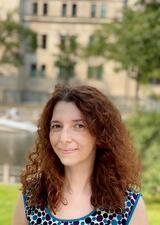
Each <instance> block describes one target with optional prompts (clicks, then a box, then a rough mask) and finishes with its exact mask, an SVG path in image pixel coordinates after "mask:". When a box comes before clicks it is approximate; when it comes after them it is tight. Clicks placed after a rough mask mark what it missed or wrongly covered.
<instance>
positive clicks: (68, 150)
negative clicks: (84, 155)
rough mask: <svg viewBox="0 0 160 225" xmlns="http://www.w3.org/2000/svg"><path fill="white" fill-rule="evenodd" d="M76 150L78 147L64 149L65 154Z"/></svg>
mask: <svg viewBox="0 0 160 225" xmlns="http://www.w3.org/2000/svg"><path fill="white" fill-rule="evenodd" d="M75 151H76V149H63V150H62V152H63V153H65V154H69V153H73V152H75Z"/></svg>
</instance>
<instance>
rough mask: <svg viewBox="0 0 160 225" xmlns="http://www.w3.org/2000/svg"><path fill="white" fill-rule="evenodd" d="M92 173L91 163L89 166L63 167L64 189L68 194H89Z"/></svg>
mask: <svg viewBox="0 0 160 225" xmlns="http://www.w3.org/2000/svg"><path fill="white" fill-rule="evenodd" d="M92 171H93V163H92V164H91V165H89V164H85V165H83V166H82V165H76V166H68V167H67V166H66V167H65V177H66V187H65V189H66V190H67V191H68V192H70V193H90V192H91V184H90V178H91V175H92Z"/></svg>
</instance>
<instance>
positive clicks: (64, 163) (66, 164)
mask: <svg viewBox="0 0 160 225" xmlns="http://www.w3.org/2000/svg"><path fill="white" fill-rule="evenodd" d="M61 163H62V164H63V165H64V166H75V165H77V164H78V162H76V161H74V160H61Z"/></svg>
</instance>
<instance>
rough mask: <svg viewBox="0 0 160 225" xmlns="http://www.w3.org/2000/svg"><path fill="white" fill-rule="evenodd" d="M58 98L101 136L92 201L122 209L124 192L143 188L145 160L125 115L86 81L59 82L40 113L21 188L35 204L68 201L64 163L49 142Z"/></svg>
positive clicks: (42, 204)
mask: <svg viewBox="0 0 160 225" xmlns="http://www.w3.org/2000/svg"><path fill="white" fill-rule="evenodd" d="M59 101H66V102H73V103H75V105H76V106H77V107H78V109H79V110H80V111H81V112H82V113H83V115H84V117H85V120H86V122H87V125H88V129H89V131H90V133H91V134H92V135H94V136H95V137H96V140H97V141H96V147H97V148H96V158H95V163H94V169H93V173H92V176H91V190H92V195H91V204H92V205H93V206H94V207H96V208H97V207H102V208H109V209H115V208H122V207H123V206H124V198H125V190H127V189H129V188H133V189H135V188H137V187H138V188H140V164H139V159H138V157H137V154H136V151H135V150H134V147H133V144H132V141H131V139H130V137H129V134H128V131H127V129H126V127H125V125H124V123H123V122H122V119H121V115H120V113H119V111H118V110H117V108H116V107H115V106H114V105H113V104H112V102H111V101H110V100H109V99H108V98H107V97H106V96H105V95H104V94H102V93H101V92H100V91H99V90H97V89H96V88H94V87H91V86H87V85H80V86H72V87H69V86H66V85H57V86H56V87H55V90H54V92H53V94H52V96H51V98H50V99H49V100H48V102H47V103H46V106H45V107H44V109H43V112H42V114H41V117H40V120H39V123H38V130H37V138H36V142H35V149H34V151H32V152H31V153H30V154H29V160H28V163H27V165H26V168H25V170H24V171H23V172H22V175H21V182H22V191H23V193H26V192H28V199H29V204H30V205H40V206H43V207H44V206H46V205H48V206H49V207H50V208H51V209H52V210H53V212H56V210H57V208H58V206H59V203H60V202H63V199H62V189H63V185H64V178H65V177H64V166H63V164H62V163H61V162H60V160H59V158H58V157H57V155H56V154H55V153H54V151H53V148H52V146H51V144H50V140H49V132H50V121H51V118H52V113H53V109H54V107H55V105H56V104H57V102H59Z"/></svg>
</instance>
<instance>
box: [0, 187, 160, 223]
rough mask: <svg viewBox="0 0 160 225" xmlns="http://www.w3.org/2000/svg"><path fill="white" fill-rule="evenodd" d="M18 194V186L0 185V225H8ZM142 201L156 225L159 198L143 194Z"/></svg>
mask: <svg viewBox="0 0 160 225" xmlns="http://www.w3.org/2000/svg"><path fill="white" fill-rule="evenodd" d="M18 193H19V185H4V184H0V224H1V225H10V224H11V220H12V215H13V210H14V208H15V205H16V201H17V197H18ZM144 199H145V202H146V206H147V212H148V217H149V222H150V225H157V224H159V221H160V213H159V212H160V196H158V197H157V196H156V197H154V198H153V197H152V196H150V195H149V194H146V193H145V194H144Z"/></svg>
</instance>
